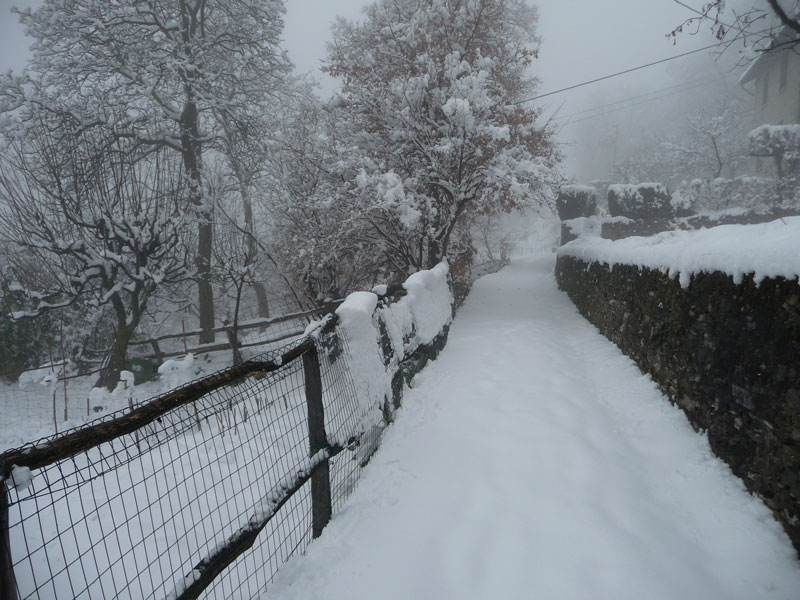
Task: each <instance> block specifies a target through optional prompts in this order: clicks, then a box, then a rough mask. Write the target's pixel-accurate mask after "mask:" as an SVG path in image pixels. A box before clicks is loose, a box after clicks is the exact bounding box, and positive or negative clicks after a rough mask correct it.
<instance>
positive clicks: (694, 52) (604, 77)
mask: <svg viewBox="0 0 800 600" xmlns="http://www.w3.org/2000/svg"><path fill="white" fill-rule="evenodd" d="M719 45H720V43H719V42H718V43H716V44H711V45H710V46H704V47H703V48H698V49H697V50H690V51H689V52H684V53H683V54H676V55H675V56H670V57H669V58H662V59H661V60H656V61H654V62H651V63H647V64H646V65H639V66H638V67H633V68H631V69H625V70H624V71H619V72H617V73H611V74H610V75H604V76H603V77H598V78H597V79H592V80H590V81H584V82H583V83H576V84H575V85H571V86H568V87H565V88H561V89H560V90H555V91H552V92H547V93H546V94H539V95H538V96H533V97H532V98H526V99H524V100H518V101H517V102H512V103H511V105H512V106H516V105H517V104H522V103H523V102H532V101H534V100H539V99H541V98H547V97H548V96H553V95H555V94H560V93H562V92H567V91H569V90H574V89H575V88H579V87H583V86H585V85H591V84H592V83H597V82H599V81H605V80H606V79H611V78H613V77H619V76H620V75H625V74H627V73H633V72H634V71H639V70H641V69H646V68H648V67H653V66H655V65H660V64H662V63H665V62H669V61H671V60H676V59H678V58H683V57H684V56H689V55H690V54H697V53H698V52H704V51H706V50H711V49H712V48H716V47H717V46H719Z"/></svg>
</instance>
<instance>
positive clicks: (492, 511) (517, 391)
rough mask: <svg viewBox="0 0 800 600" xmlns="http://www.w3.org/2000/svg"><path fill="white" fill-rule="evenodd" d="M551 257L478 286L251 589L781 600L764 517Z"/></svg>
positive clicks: (785, 593)
mask: <svg viewBox="0 0 800 600" xmlns="http://www.w3.org/2000/svg"><path fill="white" fill-rule="evenodd" d="M552 268H553V262H552V258H528V259H522V260H518V261H517V262H515V263H513V264H512V265H511V266H510V267H508V268H506V269H504V270H503V271H501V272H500V273H497V274H495V275H490V276H487V277H485V278H483V279H481V280H480V281H478V283H477V284H476V285H475V288H474V290H473V292H472V294H471V295H470V297H469V298H468V299H467V301H466V304H465V305H464V307H463V309H462V310H461V312H460V313H459V315H458V317H457V318H456V320H455V322H454V323H453V327H452V329H451V334H450V341H449V343H448V346H447V348H446V349H445V351H444V352H443V353H442V354H441V356H440V358H439V359H438V360H437V361H436V362H435V363H433V364H432V365H430V366H429V367H428V368H427V369H426V370H425V371H424V372H423V373H422V374H421V375H419V376H418V377H417V379H416V380H415V382H414V389H413V390H411V391H410V392H408V393H407V394H406V395H405V398H404V402H405V406H404V408H403V410H402V411H401V412H400V413H399V415H398V418H397V421H396V422H395V424H394V425H393V426H392V427H390V428H389V430H388V431H387V434H386V436H385V438H384V441H383V444H382V446H381V449H380V450H379V451H378V453H377V454H376V456H375V457H374V458H373V460H372V462H371V463H370V464H369V465H368V466H367V467H366V472H365V474H364V477H363V479H362V482H361V484H360V487H359V488H358V489H357V490H356V491H355V493H354V494H353V496H352V497H351V499H350V501H349V502H348V504H347V505H346V507H345V508H344V509H343V510H342V511H341V512H340V513H339V514H337V515H336V516H335V517H334V519H333V521H332V522H331V523H330V525H329V526H328V528H327V529H326V530H325V532H324V534H323V536H322V537H321V538H320V539H318V540H317V541H315V542H314V543H313V544H312V545H311V546H310V548H309V551H308V553H307V555H305V556H299V557H296V558H293V559H292V560H291V561H290V562H289V563H288V564H286V565H285V566H284V567H282V568H281V570H280V571H279V573H278V576H277V578H276V581H275V583H274V585H273V586H272V587H271V588H270V590H269V592H268V594H267V595H266V598H275V599H278V598H279V599H281V600H291V599H294V598H297V599H302V600H306V599H308V598H315V599H318V600H325V599H330V600H340V599H342V598H347V599H349V600H359V599H362V598H363V599H370V600H372V599H374V598H381V599H382V600H391V599H393V598H397V599H403V600H407V599H408V598H420V599H425V598H437V599H439V598H459V599H461V600H466V599H471V598H487V599H488V598H491V599H496V598H515V599H517V598H546V599H578V600H585V599H587V598H591V599H593V600H599V599H609V600H611V599H613V600H622V599H636V600H644V599H647V600H656V599H661V598H663V599H665V600H667V599H668V600H675V599H678V598H679V599H681V600H693V599H696V600H709V599H717V598H719V599H722V598H724V599H726V600H729V599H737V598H741V599H747V600H751V599H755V598H758V599H767V598H769V599H778V598H781V599H792V600H794V599H796V598H797V597H798V590H800V561H798V560H797V557H796V554H795V551H794V549H793V548H792V546H791V545H790V543H789V540H788V538H787V536H786V535H785V533H784V532H783V530H782V529H781V527H780V525H779V524H778V523H777V522H776V521H775V520H774V519H773V518H772V516H771V514H770V512H769V510H768V509H767V508H766V507H765V506H764V504H763V503H761V502H760V501H759V500H758V499H756V498H754V497H751V496H750V495H749V494H748V493H747V492H746V490H745V488H744V485H743V484H742V483H741V481H740V480H738V479H737V478H736V477H734V476H733V475H732V474H731V472H730V470H729V469H728V468H727V466H726V465H725V464H724V463H722V461H720V460H719V459H717V458H715V457H714V456H713V455H712V453H711V450H710V449H709V446H708V443H707V440H706V439H705V438H704V437H703V436H701V435H698V434H696V433H695V432H694V431H693V430H692V429H691V427H690V426H689V423H688V421H687V420H686V418H685V416H684V415H683V413H681V412H680V411H679V410H678V409H677V408H675V407H673V406H672V405H670V404H669V403H668V402H667V400H666V399H665V398H664V397H663V396H662V395H661V394H660V393H659V391H658V390H657V388H656V387H655V385H654V383H653V382H652V380H651V379H650V378H649V377H646V376H643V375H642V374H641V373H640V372H639V371H638V370H637V368H636V366H635V365H634V364H633V362H632V361H630V360H629V359H628V358H626V357H625V356H624V355H622V354H621V353H620V352H619V350H618V349H617V348H616V347H615V346H613V345H612V344H611V343H609V342H608V341H607V340H605V338H603V337H602V336H601V335H600V334H599V333H597V331H596V330H595V329H594V328H593V327H592V326H591V325H589V324H588V323H587V322H586V321H585V320H583V319H582V318H581V317H580V315H579V314H578V313H577V311H576V310H575V308H574V307H573V306H572V304H571V303H570V301H569V299H568V298H567V297H566V296H565V295H564V294H562V293H560V292H559V291H558V290H557V289H556V286H555V282H554V280H553V275H552Z"/></svg>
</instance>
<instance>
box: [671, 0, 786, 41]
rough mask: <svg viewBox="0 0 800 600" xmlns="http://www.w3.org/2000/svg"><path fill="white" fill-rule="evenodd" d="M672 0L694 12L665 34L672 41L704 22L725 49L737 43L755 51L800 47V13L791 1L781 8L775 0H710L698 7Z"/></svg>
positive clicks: (699, 27)
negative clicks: (789, 5)
mask: <svg viewBox="0 0 800 600" xmlns="http://www.w3.org/2000/svg"><path fill="white" fill-rule="evenodd" d="M673 1H674V2H675V3H677V4H680V5H681V6H683V7H684V8H686V9H687V10H689V11H690V12H692V13H694V16H692V17H689V18H688V19H686V20H685V21H684V22H683V23H681V24H680V25H678V27H676V28H675V29H673V30H672V31H671V32H670V33H669V34H668V37H672V38H673V39H675V40H677V37H678V35H680V34H681V33H684V32H687V31H689V32H690V33H696V32H697V31H699V30H700V29H701V28H702V27H703V25H704V24H707V25H709V26H710V29H711V32H712V34H713V35H714V36H715V37H716V38H717V39H718V40H719V41H720V42H721V43H722V45H723V47H724V48H728V47H730V46H732V45H734V44H736V43H741V44H743V45H744V46H749V47H752V48H754V49H755V50H756V51H757V52H777V51H779V50H783V49H788V48H791V49H795V50H797V49H798V48H800V12H798V3H797V2H795V1H794V0H792V5H793V8H792V9H791V10H787V9H786V8H784V6H782V5H781V4H780V3H779V2H778V0H759V1H757V2H752V3H750V2H748V3H745V4H739V3H734V2H731V0H713V1H711V2H708V3H706V4H703V5H702V6H701V7H700V8H699V9H698V8H694V7H693V6H691V5H689V4H687V3H686V2H683V1H682V0H673ZM765 2H766V6H765V4H764V3H765ZM734 4H735V6H734ZM739 6H741V8H739Z"/></svg>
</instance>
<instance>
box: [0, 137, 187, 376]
mask: <svg viewBox="0 0 800 600" xmlns="http://www.w3.org/2000/svg"><path fill="white" fill-rule="evenodd" d="M32 131H33V130H32ZM97 134H98V132H97V131H95V130H92V131H90V132H87V131H81V130H80V127H79V126H78V124H75V123H69V124H62V125H61V126H60V127H57V128H56V129H54V130H51V129H49V128H45V127H41V128H39V129H38V130H37V133H35V134H33V133H32V134H31V136H30V137H29V138H28V139H27V141H26V144H25V146H22V145H21V144H19V143H17V144H14V145H12V146H11V147H10V148H9V149H8V150H7V151H6V152H5V153H4V154H3V156H2V170H0V201H1V202H0V231H1V232H2V237H3V238H5V239H6V240H8V241H9V242H11V243H12V244H13V245H14V246H16V247H17V248H19V249H20V250H24V251H25V252H27V253H29V254H31V255H33V256H34V257H36V259H37V261H38V263H39V265H40V269H41V272H42V273H47V274H48V276H47V277H40V278H39V279H38V282H34V284H33V286H32V287H33V289H30V288H29V289H27V290H26V294H27V296H28V297H29V299H30V300H31V301H32V302H33V306H32V308H31V310H28V311H21V312H17V313H15V314H13V315H11V316H12V317H13V318H15V319H23V318H35V317H37V316H39V315H41V314H43V313H45V312H48V311H52V310H55V309H60V308H64V307H68V306H73V305H76V304H81V305H82V306H84V307H85V308H86V309H87V310H89V311H103V310H105V309H106V308H108V307H110V309H111V312H112V313H113V315H114V317H115V323H116V326H115V330H114V341H113V346H112V348H111V350H110V352H109V355H108V358H107V369H105V370H104V372H103V374H102V375H101V377H100V379H99V380H98V382H97V385H98V386H105V387H107V388H109V389H111V388H113V387H114V385H115V384H116V382H117V380H118V379H119V373H120V371H121V370H122V369H124V368H125V365H126V358H127V348H128V343H129V342H130V340H131V337H132V335H133V333H134V332H135V330H136V328H137V326H138V325H139V323H140V321H141V319H142V316H143V314H144V311H145V310H146V308H147V305H148V302H149V301H150V300H151V299H152V297H153V295H154V294H155V292H156V290H157V289H158V288H160V287H161V286H164V285H166V284H169V283H172V282H176V281H182V280H185V279H186V278H188V277H189V276H190V275H191V270H190V268H189V260H188V253H187V251H186V245H185V239H184V233H185V230H186V227H187V224H188V223H189V218H188V215H187V213H186V210H185V206H186V197H187V195H188V194H189V193H190V191H189V189H188V188H189V186H188V185H187V182H186V180H185V178H184V177H182V176H181V174H180V168H179V165H178V164H176V160H174V159H171V158H170V157H169V156H168V155H166V154H165V153H164V152H163V151H161V150H154V151H153V152H152V153H150V154H149V155H148V156H147V157H145V158H143V157H142V156H140V155H139V153H138V152H137V151H136V147H135V145H132V144H130V143H127V142H124V141H120V140H119V138H117V137H115V136H113V135H111V134H108V135H106V136H98V135H97ZM176 158H177V157H176Z"/></svg>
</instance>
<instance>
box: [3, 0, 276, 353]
mask: <svg viewBox="0 0 800 600" xmlns="http://www.w3.org/2000/svg"><path fill="white" fill-rule="evenodd" d="M283 11H284V8H283V2H282V0H146V1H139V0H120V1H116V2H107V1H106V0H44V2H43V4H42V6H41V7H40V8H38V9H37V10H35V11H31V10H27V11H21V12H20V13H19V14H20V19H21V21H22V23H23V24H24V25H25V26H26V28H27V32H28V34H29V35H30V36H32V37H33V38H34V40H35V42H36V47H37V51H36V52H35V53H34V56H33V58H32V60H31V62H30V64H29V66H28V69H27V71H26V73H25V74H24V76H23V77H20V78H15V77H5V79H4V81H3V83H2V85H0V99H2V100H4V102H2V106H0V109H1V111H2V112H5V113H6V114H10V115H11V116H12V118H11V119H9V120H7V121H6V130H8V129H9V128H22V129H23V131H22V135H24V134H25V133H24V129H25V127H26V125H27V124H28V123H29V122H31V120H33V121H35V120H36V118H35V115H36V113H37V112H49V111H51V110H52V105H53V104H54V99H56V100H57V103H58V104H59V106H60V107H61V108H60V110H68V111H69V112H70V114H71V116H72V117H73V118H74V119H75V120H76V121H77V122H79V123H81V127H82V128H85V129H91V128H94V127H103V128H107V129H110V130H112V131H113V132H114V134H115V135H116V136H117V137H119V138H120V139H128V140H132V141H135V142H136V143H137V144H141V145H145V146H151V147H158V148H165V149H170V150H172V151H175V152H177V153H178V154H179V156H180V157H181V160H182V163H183V168H184V170H185V172H186V174H187V177H188V181H189V183H190V186H189V194H188V197H187V201H188V203H189V205H190V206H191V207H192V208H193V210H194V213H195V220H196V222H197V228H198V232H197V240H196V241H197V249H196V253H195V256H196V274H195V277H196V282H197V286H198V302H197V303H198V311H199V317H200V326H201V328H202V329H203V330H204V333H203V335H202V336H201V341H202V342H210V341H213V339H214V334H213V331H212V330H213V328H214V297H213V290H212V285H211V280H210V276H211V267H212V265H211V248H212V243H213V214H212V211H213V203H212V202H211V201H210V199H209V198H208V195H207V194H206V189H205V185H206V181H205V180H204V176H205V170H206V167H207V164H206V163H207V162H208V151H209V150H210V149H214V148H215V147H218V146H219V140H220V139H221V137H222V136H223V129H226V128H227V129H228V130H232V129H237V128H238V129H242V128H245V127H247V125H248V122H249V117H250V116H251V115H252V114H253V113H254V112H258V111H260V110H261V109H262V107H263V106H264V103H265V102H268V101H269V100H270V99H271V98H272V97H273V96H274V92H275V89H276V88H278V87H279V86H276V85H275V84H276V82H277V81H280V80H281V79H283V78H284V77H285V76H286V74H287V73H288V70H289V68H290V63H289V61H288V59H287V58H286V56H285V53H284V52H283V51H282V50H281V49H280V47H279V42H280V34H281V31H282V27H283V18H282V17H283Z"/></svg>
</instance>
